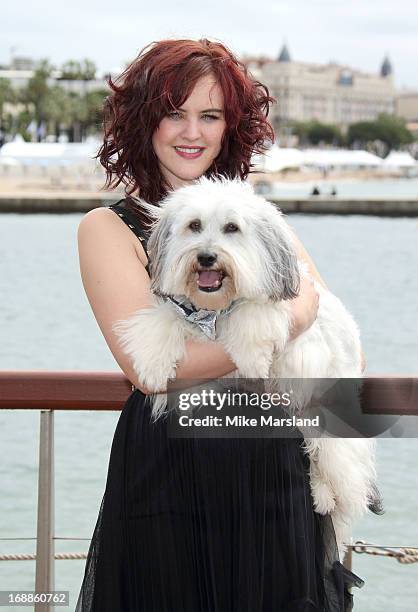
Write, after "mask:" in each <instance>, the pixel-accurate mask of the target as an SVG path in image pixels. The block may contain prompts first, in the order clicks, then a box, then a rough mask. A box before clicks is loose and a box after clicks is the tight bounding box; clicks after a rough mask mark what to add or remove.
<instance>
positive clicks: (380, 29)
mask: <svg viewBox="0 0 418 612" xmlns="http://www.w3.org/2000/svg"><path fill="white" fill-rule="evenodd" d="M417 30H418V4H417V3H411V2H410V1H409V0H398V2H397V3H396V10H394V5H393V2H389V0H380V1H378V2H377V1H376V0H369V1H368V2H364V1H363V0H351V2H346V0H344V1H343V0H310V1H309V2H307V1H306V0H280V1H277V0H264V1H262V2H253V1H251V2H250V1H248V2H245V1H244V2H243V1H242V0H211V2H210V3H199V4H198V3H197V2H196V0H193V1H192V0H178V1H177V2H173V1H172V0H170V1H169V0H159V2H158V3H157V2H155V3H150V4H147V5H146V4H145V3H142V4H140V3H139V2H138V0H121V1H120V2H118V3H113V2H112V3H109V4H108V5H107V6H106V5H104V4H103V3H102V2H101V1H99V0H89V2H85V0H72V2H71V10H70V9H69V7H68V4H67V3H66V4H64V3H63V2H62V3H59V2H58V0H39V1H38V2H36V3H33V4H29V3H27V5H26V6H25V10H24V11H22V7H21V5H20V4H18V3H11V2H9V3H7V5H5V6H4V7H3V8H2V37H1V40H0V63H6V62H7V61H8V60H9V55H10V48H11V47H12V46H16V47H17V50H16V54H18V55H28V56H32V57H35V58H40V57H49V58H50V59H51V61H52V62H53V63H54V62H55V63H57V64H60V63H62V62H63V61H65V60H67V59H70V58H74V59H82V58H84V57H89V58H91V59H93V61H95V62H96V64H97V65H98V66H99V68H100V70H101V71H105V70H106V71H107V70H109V69H111V68H114V67H122V66H123V65H124V64H125V63H126V62H127V61H130V60H132V59H133V58H134V57H135V56H136V54H137V53H138V51H139V50H140V49H141V48H142V47H144V46H145V45H146V44H147V43H149V42H151V41H153V40H158V39H161V38H164V37H176V36H178V37H193V38H196V37H201V36H208V37H210V38H217V39H220V40H222V41H223V42H225V43H226V44H227V45H228V46H229V47H230V48H232V49H233V50H234V51H236V52H237V53H239V54H243V53H246V54H260V53H263V54H267V55H270V56H272V57H277V55H278V53H279V50H280V47H281V45H282V43H283V41H284V40H286V41H287V43H288V46H289V50H290V53H291V56H292V58H293V59H296V60H300V61H312V62H318V63H325V62H328V61H329V60H330V59H333V60H335V61H337V62H339V63H342V64H348V65H352V66H353V67H357V68H362V69H363V70H365V71H370V72H377V71H378V69H379V67H380V64H381V61H382V59H383V56H384V54H385V53H386V52H387V53H389V56H390V57H391V59H392V61H393V64H394V67H395V78H396V81H397V82H398V83H407V84H409V85H410V86H413V87H416V88H417V89H418V74H415V72H416V71H415V70H414V69H413V61H414V60H413V58H414V56H415V55H416V54H417V52H418V40H417V37H416V35H415V32H416V31H417Z"/></svg>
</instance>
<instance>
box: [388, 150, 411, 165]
mask: <svg viewBox="0 0 418 612" xmlns="http://www.w3.org/2000/svg"><path fill="white" fill-rule="evenodd" d="M382 165H383V166H384V167H385V168H415V167H416V166H417V165H418V163H417V162H416V161H415V159H414V158H413V157H412V155H410V154H409V153H407V152H406V151H391V152H390V153H389V155H388V156H387V157H386V158H385V159H384V160H383V163H382Z"/></svg>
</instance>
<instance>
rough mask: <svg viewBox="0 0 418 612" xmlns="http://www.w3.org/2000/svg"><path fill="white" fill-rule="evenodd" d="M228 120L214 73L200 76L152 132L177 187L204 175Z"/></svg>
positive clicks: (164, 168) (164, 170) (161, 159)
mask: <svg viewBox="0 0 418 612" xmlns="http://www.w3.org/2000/svg"><path fill="white" fill-rule="evenodd" d="M225 127H226V122H225V118H224V101H223V94H222V90H221V88H220V87H219V85H218V84H217V82H216V79H215V77H214V76H212V75H208V76H205V77H202V78H201V79H199V80H198V81H197V83H196V85H195V87H194V89H193V91H192V93H191V94H190V96H189V97H188V98H187V100H186V101H185V102H184V104H183V105H182V107H181V108H179V109H177V110H175V111H172V112H170V113H169V115H167V116H166V117H164V118H163V119H162V120H161V122H160V125H159V126H158V128H157V129H156V130H155V132H154V134H153V136H152V145H153V147H154V151H155V154H156V156H157V158H158V161H159V165H160V169H161V172H162V174H163V176H164V178H165V179H166V181H167V182H168V183H169V185H171V187H172V188H173V189H177V188H178V187H181V186H183V185H186V184H187V183H190V182H191V181H193V180H194V179H197V178H199V177H200V176H202V175H203V174H204V173H205V172H206V170H207V169H208V168H209V167H210V166H211V165H212V162H213V160H214V159H215V158H216V157H217V156H218V154H219V152H220V150H221V143H222V136H223V134H224V131H225Z"/></svg>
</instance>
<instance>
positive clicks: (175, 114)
mask: <svg viewBox="0 0 418 612" xmlns="http://www.w3.org/2000/svg"><path fill="white" fill-rule="evenodd" d="M167 117H169V119H181V113H179V112H178V111H171V112H170V113H168V114H167Z"/></svg>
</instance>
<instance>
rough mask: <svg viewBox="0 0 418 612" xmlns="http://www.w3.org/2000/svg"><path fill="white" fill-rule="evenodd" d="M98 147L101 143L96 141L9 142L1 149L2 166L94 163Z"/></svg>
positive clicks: (0, 159)
mask: <svg viewBox="0 0 418 612" xmlns="http://www.w3.org/2000/svg"><path fill="white" fill-rule="evenodd" d="M98 147H99V143H98V142H96V141H93V142H76V143H59V142H22V141H14V142H8V143H6V144H4V145H3V146H2V147H1V149H0V164H3V163H4V165H6V164H10V163H11V160H14V161H15V162H16V163H20V164H22V165H28V166H31V165H42V166H49V165H51V166H53V165H61V164H65V165H68V164H81V163H89V162H90V163H92V162H93V161H94V160H93V158H94V156H95V155H96V153H97V150H98Z"/></svg>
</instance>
